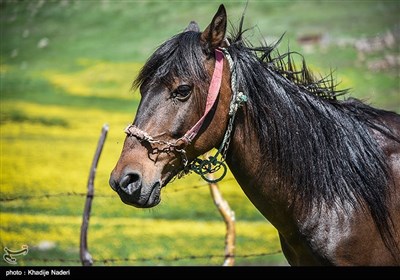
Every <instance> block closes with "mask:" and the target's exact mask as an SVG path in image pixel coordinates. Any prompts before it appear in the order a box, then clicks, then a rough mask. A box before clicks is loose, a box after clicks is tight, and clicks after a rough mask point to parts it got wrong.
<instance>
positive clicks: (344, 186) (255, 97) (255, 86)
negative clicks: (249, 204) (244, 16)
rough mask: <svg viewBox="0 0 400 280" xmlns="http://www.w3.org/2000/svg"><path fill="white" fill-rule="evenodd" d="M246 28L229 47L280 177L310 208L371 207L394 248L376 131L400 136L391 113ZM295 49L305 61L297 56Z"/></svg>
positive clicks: (268, 158)
mask: <svg viewBox="0 0 400 280" xmlns="http://www.w3.org/2000/svg"><path fill="white" fill-rule="evenodd" d="M241 29H242V28H241V26H240V28H239V30H238V31H237V32H236V34H235V35H234V36H232V38H233V39H230V47H229V52H230V54H231V56H232V57H233V59H234V61H235V70H236V71H237V75H238V77H237V80H238V85H239V87H240V90H241V91H243V92H244V93H245V94H246V95H247V96H248V99H249V101H248V104H247V106H248V107H247V111H248V113H249V116H250V119H249V121H251V123H252V124H253V125H254V127H255V131H256V132H257V133H258V138H259V145H260V147H261V150H262V153H263V156H264V158H266V160H265V162H266V163H271V162H272V163H273V167H274V168H275V169H276V170H277V172H278V176H277V178H278V181H279V183H280V184H284V185H288V186H292V187H293V192H294V193H296V194H297V195H298V200H296V201H295V202H294V203H296V204H298V205H296V206H300V207H303V209H305V210H306V213H307V211H308V210H310V207H312V205H313V204H314V203H317V204H316V205H319V203H322V202H323V203H325V204H327V205H328V207H332V208H334V209H335V208H336V209H337V207H340V208H341V209H345V204H350V205H351V206H352V208H354V209H356V210H362V211H369V212H370V213H371V215H372V217H373V220H374V222H375V224H376V226H377V228H378V230H379V231H380V233H381V235H382V237H383V240H384V242H385V244H386V245H387V246H388V247H389V248H396V244H395V242H394V241H393V233H392V230H391V229H392V226H393V222H392V220H391V217H390V215H389V211H388V208H387V206H386V205H387V203H386V202H387V200H388V186H389V182H390V180H392V179H391V177H390V172H389V167H388V165H387V163H386V161H385V157H384V152H383V151H382V149H381V148H380V147H379V145H378V144H377V142H376V140H375V139H374V138H373V136H372V133H373V132H372V130H377V131H379V132H381V133H383V134H384V135H386V136H388V137H390V138H391V139H395V140H396V141H399V142H400V139H398V138H397V139H396V136H394V135H393V134H392V133H391V131H390V129H389V128H387V127H386V126H385V125H384V124H383V123H382V122H381V121H379V118H377V117H378V116H379V115H381V114H382V113H386V114H390V112H387V111H383V110H379V109H375V108H373V107H371V106H369V105H367V104H364V103H363V102H361V101H359V100H357V99H354V98H350V99H347V100H338V97H339V96H341V95H345V94H346V93H347V90H339V89H337V86H336V83H335V81H334V79H333V75H332V73H330V74H329V75H327V76H325V77H322V78H320V79H316V78H315V75H314V74H313V73H312V72H311V71H310V70H309V69H308V68H307V66H306V63H305V60H304V58H303V57H302V56H301V55H300V54H298V53H295V52H291V51H288V52H286V53H284V54H280V53H279V52H278V51H277V50H276V45H277V44H274V45H272V46H268V45H267V44H262V45H261V46H259V47H254V46H251V45H250V44H248V43H247V42H246V40H244V39H242V38H243V33H244V32H243V31H242V30H241ZM278 42H279V41H278ZM296 54H297V55H299V56H300V57H301V59H302V65H301V67H297V66H296V65H295V63H294V61H293V55H296ZM263 168H264V169H267V168H270V166H267V164H266V165H265V166H264V167H263ZM256 180H257V179H256ZM299 204H300V205H299ZM314 206H315V205H314ZM396 250H398V248H397V249H394V251H395V252H396ZM397 252H398V251H397Z"/></svg>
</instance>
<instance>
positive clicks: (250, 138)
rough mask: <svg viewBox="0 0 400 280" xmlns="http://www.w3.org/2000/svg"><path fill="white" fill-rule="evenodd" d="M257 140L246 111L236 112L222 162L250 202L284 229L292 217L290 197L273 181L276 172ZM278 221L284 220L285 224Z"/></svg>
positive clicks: (288, 192)
mask: <svg viewBox="0 0 400 280" xmlns="http://www.w3.org/2000/svg"><path fill="white" fill-rule="evenodd" d="M264 140H265V141H267V139H264ZM258 143H259V139H258V134H257V133H256V131H255V129H254V126H253V125H252V124H251V121H250V118H249V116H248V114H247V113H246V112H243V111H240V112H238V114H237V116H236V120H235V129H234V132H233V136H232V140H231V144H230V147H229V149H228V153H227V155H226V162H227V163H228V166H229V168H230V170H231V172H232V174H233V175H234V176H235V179H236V180H237V182H238V183H239V185H240V187H241V188H242V190H243V191H244V193H245V194H246V196H247V197H248V198H249V199H250V201H251V202H252V203H253V204H254V205H255V206H256V208H257V209H258V210H259V211H260V212H261V213H262V214H263V215H264V217H266V218H267V219H268V220H269V221H270V222H271V223H272V224H273V225H274V226H275V227H276V228H277V229H278V230H279V231H280V232H284V231H285V229H286V230H289V228H288V227H291V225H290V224H289V223H288V222H287V221H288V220H291V219H292V214H291V207H290V206H291V201H292V200H293V199H294V198H293V197H292V192H291V191H290V190H289V188H288V187H287V186H282V185H279V184H277V182H276V179H277V176H278V175H277V174H278V173H277V172H276V170H275V168H274V167H273V163H270V162H265V160H266V159H265V158H264V157H263V156H262V153H261V152H260V147H259V144H258ZM265 166H268V168H267V169H265ZM260 174H261V176H260ZM282 221H286V222H285V224H282Z"/></svg>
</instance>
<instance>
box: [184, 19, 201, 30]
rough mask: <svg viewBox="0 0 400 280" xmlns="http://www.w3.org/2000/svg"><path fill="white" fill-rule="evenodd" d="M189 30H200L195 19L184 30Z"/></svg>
mask: <svg viewBox="0 0 400 280" xmlns="http://www.w3.org/2000/svg"><path fill="white" fill-rule="evenodd" d="M187 31H194V32H200V27H199V25H198V24H197V22H195V21H191V22H190V23H189V25H188V26H187V27H186V28H185V30H183V32H187Z"/></svg>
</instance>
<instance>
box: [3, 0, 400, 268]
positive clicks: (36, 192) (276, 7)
mask: <svg viewBox="0 0 400 280" xmlns="http://www.w3.org/2000/svg"><path fill="white" fill-rule="evenodd" d="M399 3H400V2H398V1H254V2H252V1H249V6H248V8H247V16H246V21H245V25H246V26H247V27H256V28H254V29H252V30H251V31H249V32H248V36H249V37H248V39H249V40H250V41H252V42H254V43H255V44H257V43H258V41H259V39H260V38H261V37H263V38H265V39H266V40H270V43H273V42H274V40H276V39H277V38H279V37H280V36H281V35H282V34H283V33H284V32H286V34H285V37H284V39H283V40H282V43H281V45H280V48H279V49H280V50H282V51H285V50H287V46H288V45H290V48H291V49H292V50H296V51H299V52H301V53H303V54H304V56H305V58H306V60H307V62H308V64H309V66H310V67H311V68H312V69H313V70H315V71H316V72H321V73H328V72H329V71H330V69H336V72H335V75H336V76H337V79H338V81H340V82H341V84H340V87H343V88H351V89H352V90H351V92H350V93H351V95H352V96H355V97H357V98H361V99H364V100H366V101H367V102H368V103H371V104H373V105H375V106H377V107H381V108H385V109H388V110H393V111H397V112H400V88H399V87H400V86H399V60H400V58H399V55H400V54H399V38H398V37H396V36H395V37H394V41H395V43H394V45H388V46H386V47H384V48H378V49H374V50H372V51H368V52H364V53H360V51H359V50H357V48H356V47H355V46H356V43H357V42H362V40H363V39H366V38H384V35H385V34H387V32H388V31H391V32H394V33H393V34H395V35H396V34H397V35H398V33H399V30H400V22H399V19H398V15H399V14H400V4H399ZM219 4H220V1H117V0H116V1H83V0H81V1H72V0H71V1H66V0H64V1H6V0H3V1H0V12H1V17H0V21H1V54H0V55H1V68H0V74H1V85H0V86H1V88H0V89H1V97H0V101H1V105H0V106H1V108H0V109H1V122H0V134H1V135H0V137H1V138H0V141H1V142H0V145H1V147H0V148H1V151H0V152H1V161H0V164H1V178H0V180H1V181H0V184H1V185H0V187H1V190H0V193H1V201H0V211H1V212H0V241H1V246H2V248H5V247H7V248H9V249H14V250H17V249H20V248H21V246H22V245H25V244H26V245H28V246H29V253H28V254H27V255H25V256H20V257H19V258H18V265H80V262H79V234H80V232H79V231H80V226H81V217H82V211H83V206H84V201H85V197H84V195H82V194H84V193H85V192H86V185H87V180H88V175H89V168H90V165H91V162H92V158H93V154H94V152H95V149H96V145H97V141H98V137H99V136H100V131H101V127H102V126H103V124H105V123H107V124H108V125H109V127H110V130H109V133H108V136H107V141H106V144H105V146H104V150H103V152H102V155H101V158H100V162H99V165H98V168H97V173H96V180H95V198H94V202H93V207H92V216H91V219H90V227H89V241H88V242H89V250H90V252H91V254H92V256H93V258H94V260H95V262H94V265H99V266H100V265H133V266H138V265H140V266H142V265H143V266H149V265H168V266H180V265H196V266H197V265H220V264H222V262H223V254H224V237H225V225H224V223H223V221H222V219H221V217H220V215H219V213H218V211H217V210H216V208H215V206H214V204H213V202H212V199H211V196H210V194H209V189H208V186H207V185H206V184H205V183H204V182H202V181H201V179H200V178H199V177H197V176H196V175H189V176H187V177H185V178H183V179H180V180H176V181H174V182H173V183H172V184H171V185H169V186H168V187H167V188H165V189H164V192H163V200H162V202H161V204H160V205H159V206H157V207H156V208H152V209H146V210H144V209H136V208H133V207H129V206H127V205H125V204H123V203H122V202H121V201H120V200H119V198H118V196H117V195H116V194H115V193H114V192H113V191H112V190H111V188H110V187H109V186H108V177H109V174H110V172H111V170H112V168H113V167H114V165H115V163H116V161H117V159H118V157H119V154H120V151H121V148H122V143H123V141H124V137H125V135H124V133H123V129H124V128H125V126H126V125H127V124H129V123H131V122H132V120H133V117H134V112H135V110H136V107H137V105H138V102H139V95H138V94H137V93H134V92H132V91H131V90H130V87H131V83H132V81H133V79H134V78H135V76H136V74H137V72H138V71H139V69H140V67H141V66H142V65H143V63H144V62H145V61H146V59H147V57H148V56H149V55H150V54H151V53H152V52H153V51H154V50H155V48H156V47H157V46H158V45H159V44H160V43H162V42H163V41H164V40H166V39H168V38H169V37H171V36H172V35H174V34H176V33H178V32H180V31H182V30H183V29H184V28H185V27H186V25H187V24H188V22H189V21H191V20H193V19H194V20H196V21H197V22H198V23H199V25H200V27H201V28H205V27H206V25H207V24H208V23H209V21H210V20H211V18H212V16H213V15H214V13H215V11H216V10H217V8H218V6H219ZM225 4H226V8H227V12H228V17H229V18H230V21H231V23H232V24H233V25H235V26H236V25H237V23H238V22H239V19H240V15H241V13H242V11H243V8H244V5H245V1H226V3H225ZM316 34H317V35H318V36H319V37H318V36H317V37H318V38H319V39H320V41H318V43H317V44H312V45H309V44H303V43H301V42H300V41H299V38H304V37H307V36H309V35H312V36H314V35H316ZM392 57H394V58H395V63H394V64H393V65H392V64H390V62H391V61H392V60H388V59H387V58H392ZM396 59H397V60H396ZM396 61H397V62H396ZM379 63H381V64H379ZM385 63H386V64H385ZM373 65H383V66H385V67H383V66H382V67H375V68H374V67H372V66H373ZM219 187H220V189H221V192H222V194H223V196H224V198H225V199H226V200H227V201H228V202H229V204H230V206H231V208H232V209H233V210H234V212H235V216H236V227H237V228H236V231H237V242H236V254H237V257H236V265H287V263H286V261H285V259H284V257H283V255H282V253H280V252H279V251H280V246H279V240H278V236H277V232H276V230H275V229H274V228H273V227H272V226H271V225H270V224H269V223H268V221H267V220H265V218H263V217H262V216H261V215H260V214H259V213H258V212H257V211H256V210H255V208H254V207H253V205H252V204H251V203H250V202H249V201H248V199H247V198H246V197H245V195H244V194H243V192H242V191H241V189H240V187H239V186H238V185H237V183H236V182H235V181H234V180H233V178H232V176H231V175H229V176H228V177H227V178H226V179H225V180H224V181H223V182H221V183H220V185H219ZM109 259H113V260H114V261H105V260H109ZM0 265H4V266H5V265H8V264H7V263H6V262H5V261H3V260H2V261H1V263H0Z"/></svg>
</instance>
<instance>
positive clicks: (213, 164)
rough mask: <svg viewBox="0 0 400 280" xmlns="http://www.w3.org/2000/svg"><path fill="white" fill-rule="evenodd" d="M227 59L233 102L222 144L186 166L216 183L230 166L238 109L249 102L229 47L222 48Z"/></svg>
mask: <svg viewBox="0 0 400 280" xmlns="http://www.w3.org/2000/svg"><path fill="white" fill-rule="evenodd" d="M221 50H222V51H223V53H224V55H225V57H226V59H227V60H228V63H229V68H230V70H231V89H232V98H231V103H230V105H229V121H228V128H227V129H226V131H225V135H224V138H223V140H222V143H221V146H220V147H219V149H218V151H217V152H216V154H215V155H214V156H210V157H209V158H208V159H199V158H195V159H194V160H193V161H192V163H190V164H189V165H188V166H187V167H188V168H185V172H186V173H188V172H189V171H190V170H192V171H194V172H195V173H196V174H198V175H200V176H201V178H203V180H205V181H206V182H208V183H216V182H219V181H221V180H222V179H223V178H224V177H225V175H226V173H227V171H228V168H227V166H226V163H225V158H226V153H227V151H228V148H229V144H230V141H231V134H232V131H233V123H234V121H235V115H236V112H237V110H238V109H239V108H240V107H241V106H242V105H243V103H245V102H247V96H246V95H245V94H244V93H243V92H241V91H239V90H238V87H237V80H236V79H237V73H236V70H235V67H234V62H233V59H232V57H231V55H230V53H229V52H228V50H227V49H225V48H221ZM218 156H221V159H218ZM221 169H222V174H221V175H220V176H218V177H216V178H214V179H209V178H208V177H207V176H206V175H207V174H211V173H215V172H217V171H219V170H221Z"/></svg>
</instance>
